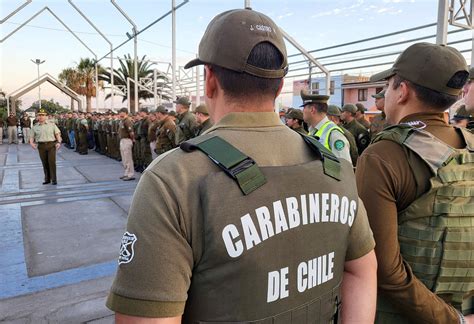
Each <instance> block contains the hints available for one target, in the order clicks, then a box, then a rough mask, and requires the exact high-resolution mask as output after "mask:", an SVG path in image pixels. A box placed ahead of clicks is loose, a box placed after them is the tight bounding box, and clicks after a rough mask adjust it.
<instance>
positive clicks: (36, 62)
mask: <svg viewBox="0 0 474 324" xmlns="http://www.w3.org/2000/svg"><path fill="white" fill-rule="evenodd" d="M31 62H33V63H35V64H36V66H37V68H38V82H39V79H40V64H43V63H44V62H45V60H42V61H41V60H40V59H36V60H31ZM38 99H39V109H41V85H40V84H39V83H38Z"/></svg>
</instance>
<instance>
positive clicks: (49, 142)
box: [38, 141, 56, 144]
mask: <svg viewBox="0 0 474 324" xmlns="http://www.w3.org/2000/svg"><path fill="white" fill-rule="evenodd" d="M49 143H56V141H49V142H38V144H49Z"/></svg>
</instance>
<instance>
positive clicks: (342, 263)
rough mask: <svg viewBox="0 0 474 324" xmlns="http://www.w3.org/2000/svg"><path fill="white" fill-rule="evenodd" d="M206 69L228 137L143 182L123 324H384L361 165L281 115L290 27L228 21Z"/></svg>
mask: <svg viewBox="0 0 474 324" xmlns="http://www.w3.org/2000/svg"><path fill="white" fill-rule="evenodd" d="M223 50H225V53H224V52H223ZM224 54H225V55H224ZM197 64H204V69H205V75H206V78H205V89H206V90H205V100H206V105H207V107H208V110H209V113H210V116H211V118H212V120H214V121H215V122H216V124H215V125H214V127H213V128H212V129H211V130H210V131H209V132H208V133H207V134H204V135H201V136H199V137H196V138H194V139H192V140H190V141H187V142H185V143H183V144H182V145H181V147H180V148H179V149H175V150H172V151H170V152H168V153H166V154H163V155H161V156H160V157H158V158H157V159H156V160H155V161H154V162H153V163H152V164H151V165H150V167H149V168H148V169H147V170H146V171H145V173H144V174H143V176H142V177H141V179H140V182H139V184H138V187H137V189H136V193H135V194H134V196H133V201H132V207H131V209H130V215H129V221H128V225H127V231H126V232H125V234H124V235H123V238H122V246H121V253H120V257H119V268H118V272H117V276H116V278H115V281H114V283H113V286H112V290H111V293H110V295H109V297H108V301H107V306H108V307H110V308H111V309H113V310H114V311H116V312H117V314H116V320H117V321H118V322H122V321H123V322H129V323H132V322H138V321H144V322H146V321H147V320H148V321H150V322H152V321H155V322H156V323H206V322H210V323H212V322H218V323H231V322H237V323H264V322H265V323H301V322H303V323H306V322H314V323H329V322H331V321H334V322H338V319H341V318H342V321H347V322H353V323H369V322H371V321H373V316H374V308H375V285H376V265H375V262H374V261H375V257H374V253H373V251H372V249H373V246H374V245H373V240H372V238H371V233H370V228H369V227H368V224H367V222H366V216H365V211H364V208H363V205H362V204H361V203H359V202H358V201H359V200H358V198H357V190H356V188H355V181H354V175H353V171H352V166H351V165H350V163H348V162H346V161H344V160H342V161H339V160H338V159H335V158H334V156H333V155H332V153H330V152H329V151H327V150H326V149H325V148H323V147H322V145H321V144H320V143H319V142H318V141H316V140H314V138H311V137H309V136H305V137H303V136H300V135H299V134H297V133H296V132H294V131H292V130H290V129H289V128H288V127H286V126H284V125H283V124H282V123H281V121H280V119H279V116H278V115H277V114H276V113H275V112H274V103H275V98H276V96H277V95H278V94H279V92H280V91H281V88H282V86H283V82H282V79H283V77H284V76H285V74H286V72H287V67H288V63H287V56H286V49H285V43H284V40H283V37H282V34H281V32H280V30H279V28H278V27H277V26H276V24H275V23H274V22H273V21H271V19H270V18H268V17H267V16H265V15H263V14H261V13H258V12H256V11H253V10H249V9H242V10H231V11H227V12H224V13H222V14H220V15H218V16H217V17H216V18H214V20H213V21H212V22H211V24H210V25H209V27H208V28H207V30H206V32H205V34H204V36H203V39H202V41H201V44H200V46H199V58H198V59H195V60H193V61H191V62H189V63H188V64H187V65H186V68H190V67H193V66H195V65H197ZM306 141H308V142H306ZM289 143H291V145H289ZM320 148H321V150H320ZM321 154H324V156H325V158H324V159H322V158H321ZM295 179H296V180H298V181H295ZM338 179H339V180H338ZM310 201H311V203H310ZM316 205H318V206H316ZM351 206H352V207H351ZM331 215H332V216H331ZM349 222H350V224H349ZM350 225H352V226H350ZM341 281H342V289H341V286H340V283H341ZM341 303H342V305H341ZM145 317H147V318H148V319H145ZM165 318H166V319H165Z"/></svg>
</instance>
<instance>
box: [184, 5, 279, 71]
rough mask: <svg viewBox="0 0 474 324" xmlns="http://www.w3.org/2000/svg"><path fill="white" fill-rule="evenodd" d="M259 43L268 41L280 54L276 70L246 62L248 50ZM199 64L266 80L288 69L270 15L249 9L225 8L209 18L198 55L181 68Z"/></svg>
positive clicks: (277, 33) (275, 26)
mask: <svg viewBox="0 0 474 324" xmlns="http://www.w3.org/2000/svg"><path fill="white" fill-rule="evenodd" d="M262 42H269V43H271V44H272V45H274V46H275V47H276V48H277V49H278V51H279V52H280V53H281V55H282V57H283V63H282V65H281V67H280V68H279V69H278V70H268V69H263V68H259V67H256V66H253V65H250V64H248V63H247V59H248V57H249V55H250V52H251V51H252V50H253V48H254V47H255V46H256V45H258V44H260V43H262ZM200 64H215V65H218V66H221V67H223V68H226V69H229V70H232V71H236V72H246V73H248V74H251V75H254V76H257V77H261V78H267V79H279V78H283V77H284V76H285V75H286V73H287V72H288V59H287V55H286V46H285V41H284V40H283V35H282V34H281V32H280V29H279V28H278V26H277V25H276V24H275V23H274V22H273V21H272V20H271V19H270V18H269V17H267V16H265V15H264V14H262V13H260V12H257V11H254V10H251V9H235V10H230V11H226V12H223V13H221V14H219V15H217V16H216V17H214V19H212V21H211V22H210V23H209V25H208V26H207V29H206V31H205V33H204V36H203V37H202V39H201V42H200V43H199V55H198V58H197V59H194V60H192V61H190V62H189V63H188V64H186V65H185V66H184V68H185V69H189V68H191V67H193V66H196V65H200Z"/></svg>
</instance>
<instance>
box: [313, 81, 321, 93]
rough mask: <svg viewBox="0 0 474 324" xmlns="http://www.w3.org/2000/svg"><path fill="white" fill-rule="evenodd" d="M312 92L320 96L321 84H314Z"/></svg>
mask: <svg viewBox="0 0 474 324" xmlns="http://www.w3.org/2000/svg"><path fill="white" fill-rule="evenodd" d="M311 90H312V93H314V94H319V82H312V83H311Z"/></svg>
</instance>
